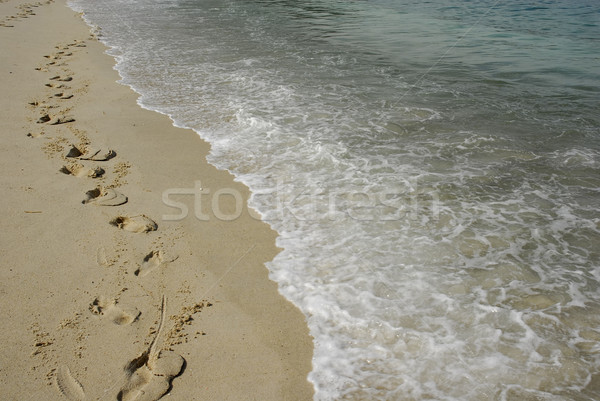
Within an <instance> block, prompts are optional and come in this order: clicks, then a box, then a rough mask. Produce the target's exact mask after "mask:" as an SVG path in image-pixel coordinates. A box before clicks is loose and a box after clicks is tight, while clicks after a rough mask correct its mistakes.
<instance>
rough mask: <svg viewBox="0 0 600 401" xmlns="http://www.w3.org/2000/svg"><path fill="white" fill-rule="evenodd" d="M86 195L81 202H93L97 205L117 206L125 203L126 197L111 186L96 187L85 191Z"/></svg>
mask: <svg viewBox="0 0 600 401" xmlns="http://www.w3.org/2000/svg"><path fill="white" fill-rule="evenodd" d="M85 195H86V197H85V199H84V200H83V201H81V203H83V204H88V203H93V204H94V205H98V206H119V205H123V204H125V203H127V197H126V196H125V195H123V194H122V193H121V192H119V191H117V190H114V189H112V188H104V187H98V188H94V189H92V190H90V191H87V192H86V193H85Z"/></svg>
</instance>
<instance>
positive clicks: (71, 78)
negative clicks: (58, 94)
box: [50, 75, 73, 82]
mask: <svg viewBox="0 0 600 401" xmlns="http://www.w3.org/2000/svg"><path fill="white" fill-rule="evenodd" d="M72 80H73V77H61V76H60V75H57V76H54V77H52V78H50V81H61V82H70V81H72Z"/></svg>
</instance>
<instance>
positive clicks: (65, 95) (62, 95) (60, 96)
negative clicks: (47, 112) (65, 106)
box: [54, 92, 73, 100]
mask: <svg viewBox="0 0 600 401" xmlns="http://www.w3.org/2000/svg"><path fill="white" fill-rule="evenodd" d="M54 97H57V98H59V99H62V100H67V99H71V98H72V97H73V95H67V94H66V93H64V92H59V93H55V94H54Z"/></svg>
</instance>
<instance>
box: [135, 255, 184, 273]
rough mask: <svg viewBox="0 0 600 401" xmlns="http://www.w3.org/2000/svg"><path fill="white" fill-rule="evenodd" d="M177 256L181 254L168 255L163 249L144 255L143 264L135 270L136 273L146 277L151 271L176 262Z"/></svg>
mask: <svg viewBox="0 0 600 401" xmlns="http://www.w3.org/2000/svg"><path fill="white" fill-rule="evenodd" d="M177 258H179V256H173V255H167V254H165V252H164V251H162V250H158V251H152V252H150V253H149V254H148V255H146V256H145V257H144V260H143V261H142V264H141V266H140V267H138V269H137V270H136V271H135V275H136V276H140V277H144V276H145V275H147V274H148V273H150V272H151V271H153V270H155V269H158V268H159V267H161V266H166V265H167V264H169V263H171V262H174V261H175V260H177Z"/></svg>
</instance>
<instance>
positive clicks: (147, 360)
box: [117, 296, 185, 401]
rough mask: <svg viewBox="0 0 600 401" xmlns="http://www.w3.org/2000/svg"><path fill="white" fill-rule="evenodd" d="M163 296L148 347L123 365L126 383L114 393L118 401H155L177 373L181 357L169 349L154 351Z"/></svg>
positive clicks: (181, 365)
mask: <svg viewBox="0 0 600 401" xmlns="http://www.w3.org/2000/svg"><path fill="white" fill-rule="evenodd" d="M166 307H167V306H166V298H165V297H164V296H163V299H162V305H161V314H160V323H159V325H158V330H157V331H156V336H155V337H154V339H153V340H152V342H151V343H150V345H149V346H148V348H147V349H146V350H145V351H144V352H143V353H142V354H141V355H140V356H138V357H137V358H135V359H133V360H132V361H131V362H129V363H128V364H127V366H126V367H125V373H126V374H127V382H126V384H125V386H123V387H122V388H121V391H120V392H119V394H118V395H117V400H119V401H156V400H159V399H160V398H161V397H162V396H163V395H165V394H166V393H167V391H169V388H170V387H171V381H172V380H173V378H175V377H176V376H178V375H179V374H181V372H182V370H183V366H184V364H185V359H183V357H182V356H181V355H179V354H176V353H175V352H173V351H160V352H157V351H156V347H157V344H158V340H159V338H160V334H161V331H162V329H163V326H164V322H165V315H166Z"/></svg>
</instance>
